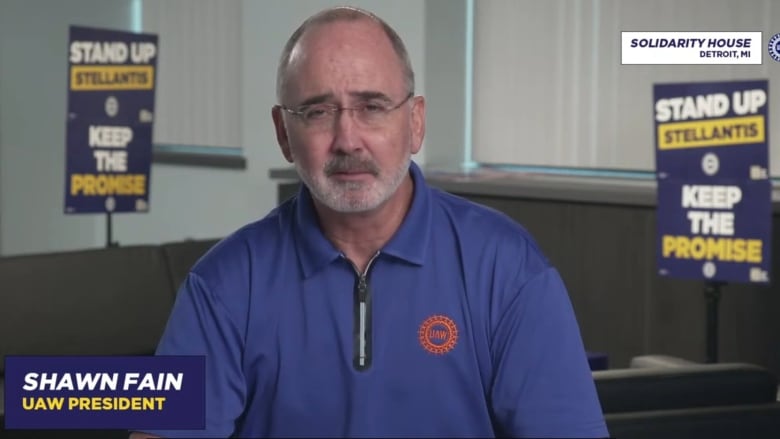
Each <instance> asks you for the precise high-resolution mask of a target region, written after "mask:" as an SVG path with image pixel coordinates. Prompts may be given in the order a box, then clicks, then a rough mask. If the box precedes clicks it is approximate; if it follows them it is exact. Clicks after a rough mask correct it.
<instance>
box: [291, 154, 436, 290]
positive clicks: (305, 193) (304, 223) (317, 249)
mask: <svg viewBox="0 0 780 439" xmlns="http://www.w3.org/2000/svg"><path fill="white" fill-rule="evenodd" d="M409 172H410V174H411V176H412V181H413V182H414V192H413V196H412V204H411V206H410V208H409V211H408V212H407V213H406V217H405V218H404V220H403V221H402V222H401V226H400V227H399V228H398V230H397V231H396V232H395V234H394V235H393V237H392V238H391V239H390V241H389V242H388V243H387V244H386V245H385V247H384V248H382V250H381V253H384V254H387V255H390V256H393V257H396V258H398V259H401V260H404V261H406V262H409V263H411V264H414V265H422V264H423V261H424V260H425V254H426V251H427V249H428V242H429V238H430V232H431V216H432V213H431V203H430V201H429V200H430V193H429V192H430V190H429V188H428V185H427V184H426V183H425V178H424V177H423V174H422V171H421V170H420V168H419V167H418V166H417V164H416V163H414V162H411V164H410V166H409ZM294 209H295V231H296V236H295V238H294V241H295V246H296V247H297V248H296V250H297V253H298V260H299V262H300V264H301V268H302V269H303V275H304V277H307V278H308V277H309V276H311V275H312V274H314V273H315V272H317V271H318V270H320V269H322V268H323V267H324V266H325V265H327V264H329V263H331V262H333V260H335V259H336V258H338V257H339V256H341V252H340V251H339V250H338V249H337V248H336V247H335V246H334V245H333V244H332V243H331V242H330V241H328V239H327V238H326V237H325V235H324V234H323V233H322V229H321V228H320V224H319V221H318V219H317V212H316V210H315V209H314V203H313V201H312V195H311V192H309V189H308V188H307V187H306V185H305V184H301V185H300V188H299V190H298V196H297V197H296V202H295V207H294Z"/></svg>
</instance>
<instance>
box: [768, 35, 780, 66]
mask: <svg viewBox="0 0 780 439" xmlns="http://www.w3.org/2000/svg"><path fill="white" fill-rule="evenodd" d="M767 49H769V56H771V57H772V59H773V60H775V61H780V34H774V35H772V38H770V39H769V45H768V47H767Z"/></svg>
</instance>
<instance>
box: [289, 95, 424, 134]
mask: <svg viewBox="0 0 780 439" xmlns="http://www.w3.org/2000/svg"><path fill="white" fill-rule="evenodd" d="M412 96H414V92H409V94H408V95H406V97H405V98H404V99H403V100H402V101H401V102H399V103H397V104H395V105H392V104H390V103H389V102H387V101H385V100H382V99H369V100H367V101H365V102H361V103H359V104H357V105H356V106H354V107H341V106H338V105H336V104H327V103H323V104H313V105H305V106H303V107H300V108H298V109H297V110H293V109H292V108H288V107H285V106H284V105H280V106H279V107H280V108H281V109H282V110H284V111H286V112H288V113H290V114H292V115H293V116H296V117H297V118H299V119H300V120H301V122H303V124H304V125H306V127H308V128H312V129H332V128H333V126H334V125H333V124H334V122H335V121H336V115H337V114H339V113H341V112H343V111H347V110H350V111H352V113H353V115H354V116H355V119H356V120H357V121H358V122H359V123H360V124H362V125H363V126H366V127H380V126H382V125H383V124H384V123H385V122H386V121H387V116H388V115H389V114H390V113H391V112H393V111H394V110H397V109H398V108H401V106H402V105H403V104H405V103H406V102H407V101H408V100H409V99H411V98H412Z"/></svg>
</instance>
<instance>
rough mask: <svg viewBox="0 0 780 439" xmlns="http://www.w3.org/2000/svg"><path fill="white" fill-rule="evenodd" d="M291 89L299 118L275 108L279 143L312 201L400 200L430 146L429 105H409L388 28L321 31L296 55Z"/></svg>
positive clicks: (365, 204) (372, 203)
mask: <svg viewBox="0 0 780 439" xmlns="http://www.w3.org/2000/svg"><path fill="white" fill-rule="evenodd" d="M286 84H287V85H286V87H285V90H284V91H283V93H282V94H283V98H282V102H281V104H282V105H283V106H285V107H286V108H289V109H291V110H293V111H295V112H299V113H298V114H290V113H289V112H287V111H285V110H283V109H280V108H278V107H276V108H275V109H274V114H273V116H274V123H275V125H276V131H277V138H278V140H279V144H280V146H281V149H282V153H283V154H284V156H285V158H286V159H287V160H288V161H290V162H292V163H294V164H295V167H296V169H297V170H298V174H299V175H300V177H301V179H302V180H303V182H304V183H305V184H306V185H307V187H308V188H309V190H310V191H311V192H312V195H313V196H314V197H315V198H316V199H317V200H319V201H320V202H321V203H323V204H324V205H325V206H327V207H329V208H330V209H332V210H335V211H338V212H365V211H369V210H373V209H376V208H377V207H379V206H380V205H382V204H383V203H384V202H385V201H387V200H388V199H389V198H390V197H392V195H393V194H394V193H395V192H396V189H397V188H398V186H399V185H400V184H401V183H402V182H403V180H404V178H406V177H407V175H408V169H409V162H410V160H411V155H412V154H415V153H417V151H419V149H420V146H421V144H422V138H423V135H424V126H425V114H424V107H425V103H424V101H423V98H421V97H413V98H411V99H409V100H406V99H407V97H408V96H409V92H410V90H408V89H407V86H406V83H405V78H404V73H403V66H402V63H401V61H400V60H399V58H398V56H397V55H396V53H395V51H394V50H393V47H392V45H391V43H390V40H389V39H388V38H387V36H386V35H385V33H384V32H383V30H382V29H381V27H380V26H379V25H377V24H376V23H374V22H372V21H369V20H357V21H338V22H334V23H328V24H324V25H317V26H315V27H314V28H312V29H310V30H309V31H307V32H306V33H305V34H304V36H303V38H302V39H301V40H300V41H299V43H298V45H297V47H296V48H295V49H294V50H293V53H292V56H291V60H290V66H289V68H288V76H287V82H286ZM322 104H326V106H324V107H323V106H321V105H322ZM399 104H400V106H398V105H399ZM396 106H398V108H395V107H396ZM328 108H330V109H331V110H332V109H334V108H339V109H340V108H360V109H362V111H358V110H341V111H335V112H332V111H331V112H330V113H329V112H328V111H327V110H328ZM301 110H303V111H304V113H303V114H301V113H300V111H301ZM322 110H325V111H322Z"/></svg>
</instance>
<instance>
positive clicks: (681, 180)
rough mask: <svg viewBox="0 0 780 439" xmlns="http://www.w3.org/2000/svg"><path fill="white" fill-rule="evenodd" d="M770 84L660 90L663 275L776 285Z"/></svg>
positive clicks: (658, 123) (657, 97) (689, 85)
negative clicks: (771, 276) (772, 275)
mask: <svg viewBox="0 0 780 439" xmlns="http://www.w3.org/2000/svg"><path fill="white" fill-rule="evenodd" d="M768 96H769V93H768V83H767V81H730V82H707V83H686V84H657V85H655V87H654V99H653V102H654V106H653V110H654V111H653V113H654V115H655V145H656V175H657V182H658V210H657V248H658V268H659V274H661V275H662V276H670V277H679V278H689V279H706V280H711V281H730V282H758V283H766V282H769V271H770V262H771V261H770V258H771V242H772V241H771V231H772V222H771V221H772V216H771V214H772V212H771V207H772V204H771V203H772V197H771V190H772V187H771V182H770V180H769V147H768V144H769V131H768V129H767V119H768V105H769V101H768Z"/></svg>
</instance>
